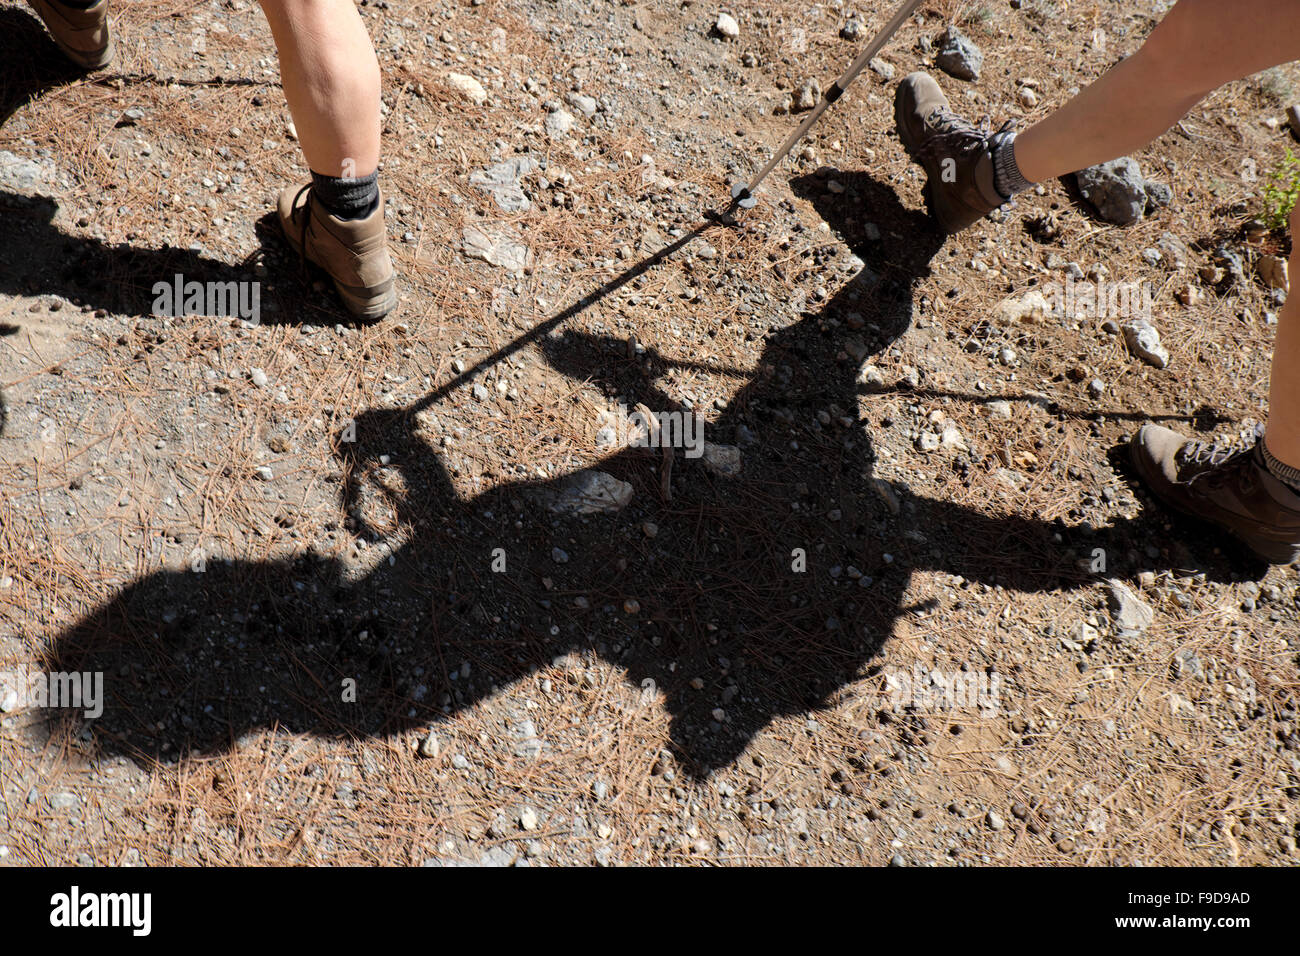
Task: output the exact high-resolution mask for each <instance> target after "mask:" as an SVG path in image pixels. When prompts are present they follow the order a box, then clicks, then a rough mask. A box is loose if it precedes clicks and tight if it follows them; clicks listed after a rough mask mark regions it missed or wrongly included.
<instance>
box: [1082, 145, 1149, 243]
mask: <svg viewBox="0 0 1300 956" xmlns="http://www.w3.org/2000/svg"><path fill="white" fill-rule="evenodd" d="M1075 182H1076V183H1077V184H1078V186H1079V192H1080V194H1081V195H1082V196H1083V198H1084V199H1086V200H1088V202H1089V203H1091V204H1092V206H1093V208H1095V209H1096V210H1097V215H1098V216H1100V217H1101V218H1102V219H1104V220H1105V221H1106V222H1113V223H1115V224H1116V225H1120V226H1126V225H1128V224H1129V223H1133V222H1137V221H1138V220H1139V219H1141V218H1142V216H1143V215H1144V213H1145V212H1146V208H1147V191H1146V186H1147V184H1146V180H1145V179H1144V178H1143V177H1142V169H1141V167H1139V166H1138V164H1137V160H1135V159H1133V158H1132V157H1129V156H1123V157H1121V158H1119V159H1112V160H1111V161H1110V162H1106V163H1101V164H1100V165H1097V166H1089V167H1088V168H1087V169H1083V170H1080V171H1079V172H1077V173H1075Z"/></svg>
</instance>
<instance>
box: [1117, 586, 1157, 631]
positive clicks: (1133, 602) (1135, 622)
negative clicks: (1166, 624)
mask: <svg viewBox="0 0 1300 956" xmlns="http://www.w3.org/2000/svg"><path fill="white" fill-rule="evenodd" d="M1106 584H1107V585H1108V586H1109V588H1110V600H1111V620H1112V621H1114V623H1115V628H1116V630H1117V631H1118V636H1119V637H1122V638H1128V637H1140V636H1141V635H1143V634H1145V633H1146V630H1147V628H1149V627H1150V626H1151V622H1152V621H1154V620H1155V611H1153V610H1151V607H1150V605H1148V604H1146V603H1145V602H1144V601H1143V600H1142V599H1141V598H1139V597H1138V596H1137V595H1136V594H1134V593H1133V592H1132V591H1131V590H1130V589H1129V587H1128V585H1127V584H1125V583H1124V582H1123V581H1120V580H1118V579H1116V578H1111V579H1110V580H1109V581H1107V582H1106Z"/></svg>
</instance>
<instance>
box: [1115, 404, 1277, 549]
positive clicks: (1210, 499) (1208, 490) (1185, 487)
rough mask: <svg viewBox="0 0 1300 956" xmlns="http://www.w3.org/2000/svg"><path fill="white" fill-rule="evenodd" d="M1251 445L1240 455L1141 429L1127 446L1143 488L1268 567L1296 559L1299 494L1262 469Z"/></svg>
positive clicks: (1258, 450)
mask: <svg viewBox="0 0 1300 956" xmlns="http://www.w3.org/2000/svg"><path fill="white" fill-rule="evenodd" d="M1262 436H1263V429H1262V428H1261V429H1257V430H1256V433H1255V438H1256V441H1255V443H1254V444H1253V445H1252V446H1249V447H1246V448H1244V449H1242V450H1240V451H1236V452H1234V451H1232V450H1231V449H1229V448H1227V447H1226V446H1224V445H1214V444H1208V443H1206V442H1199V441H1191V440H1189V439H1187V438H1185V437H1184V436H1182V435H1180V434H1178V432H1175V431H1170V430H1169V429H1168V428H1161V427H1160V426H1158V425H1144V426H1142V428H1141V430H1140V431H1138V433H1137V434H1136V435H1134V436H1133V441H1132V442H1131V443H1130V445H1129V452H1130V454H1131V455H1132V458H1133V466H1134V468H1136V469H1137V472H1138V475H1140V476H1141V478H1142V480H1143V481H1144V482H1145V483H1146V485H1147V487H1148V488H1149V489H1150V490H1151V491H1152V492H1153V493H1154V494H1155V496H1156V497H1157V498H1159V499H1160V500H1161V501H1162V502H1163V503H1164V504H1165V505H1167V506H1168V507H1170V508H1173V509H1174V510H1175V511H1181V512H1182V513H1183V514H1187V515H1191V516H1192V517H1193V518H1200V519H1202V520H1204V521H1209V522H1211V523H1213V524H1216V525H1218V526H1219V527H1220V528H1223V529H1224V530H1225V531H1227V532H1228V533H1230V534H1232V535H1233V536H1234V537H1236V538H1238V539H1239V540H1240V541H1242V542H1244V543H1245V544H1246V546H1247V547H1248V548H1250V550H1251V551H1253V552H1254V553H1255V554H1256V555H1257V556H1258V557H1259V558H1261V559H1262V560H1264V561H1267V562H1268V563H1269V564H1291V563H1292V562H1294V561H1295V560H1297V559H1300V494H1298V493H1297V492H1296V491H1295V490H1294V489H1292V488H1291V487H1290V486H1288V485H1286V484H1284V483H1283V482H1281V481H1278V480H1277V479H1276V478H1274V477H1273V476H1272V475H1271V474H1270V473H1269V471H1268V469H1267V468H1266V467H1265V466H1264V457H1263V454H1262V451H1261V444H1260V439H1261V438H1262Z"/></svg>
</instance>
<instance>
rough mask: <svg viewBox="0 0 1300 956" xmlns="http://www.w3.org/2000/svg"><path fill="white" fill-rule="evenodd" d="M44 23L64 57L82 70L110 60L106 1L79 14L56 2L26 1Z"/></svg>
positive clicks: (97, 67)
mask: <svg viewBox="0 0 1300 956" xmlns="http://www.w3.org/2000/svg"><path fill="white" fill-rule="evenodd" d="M27 2H28V3H29V4H30V5H31V8H32V9H33V10H35V11H36V14H37V16H39V17H40V18H41V19H42V20H43V21H45V28H46V29H47V30H49V31H50V36H51V37H53V38H54V42H55V43H56V44H58V47H59V49H60V50H62V51H63V55H64V56H66V57H67V58H68V59H69V60H71V61H72V62H73V63H75V64H77V66H79V67H81V68H82V69H83V70H98V69H101V68H103V67H106V66H108V64H109V63H110V62H111V61H112V59H113V37H112V36H111V35H110V34H109V31H108V0H99V2H98V3H96V4H95V5H94V6H93V7H89V8H87V9H85V10H78V9H77V8H75V7H65V6H64V5H63V4H61V3H59V2H58V0H27Z"/></svg>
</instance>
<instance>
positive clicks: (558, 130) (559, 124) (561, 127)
mask: <svg viewBox="0 0 1300 956" xmlns="http://www.w3.org/2000/svg"><path fill="white" fill-rule="evenodd" d="M576 122H577V120H576V119H574V116H573V114H572V113H570V112H569V111H568V110H563V109H561V110H556V111H555V112H554V113H551V114H550V115H549V116H547V117H546V132H547V134H548V135H549V136H550V137H551V138H552V139H561V138H563V137H565V136H568V135H569V132H570V131H571V130H572V129H573V125H574V124H575V123H576Z"/></svg>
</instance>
